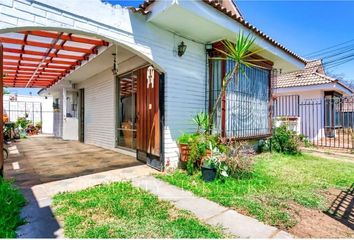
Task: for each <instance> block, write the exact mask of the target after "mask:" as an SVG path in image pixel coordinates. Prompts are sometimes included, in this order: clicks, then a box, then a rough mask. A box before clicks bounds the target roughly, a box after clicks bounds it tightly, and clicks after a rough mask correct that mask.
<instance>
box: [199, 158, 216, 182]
mask: <svg viewBox="0 0 354 240" xmlns="http://www.w3.org/2000/svg"><path fill="white" fill-rule="evenodd" d="M217 161H218V160H217V156H211V157H207V158H206V159H205V160H204V162H203V165H202V179H203V181H204V182H212V181H214V179H215V178H216V165H217Z"/></svg>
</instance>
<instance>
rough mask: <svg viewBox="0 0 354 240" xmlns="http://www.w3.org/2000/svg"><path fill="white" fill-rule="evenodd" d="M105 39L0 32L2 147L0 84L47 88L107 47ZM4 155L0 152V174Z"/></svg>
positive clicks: (0, 108) (0, 110)
mask: <svg viewBox="0 0 354 240" xmlns="http://www.w3.org/2000/svg"><path fill="white" fill-rule="evenodd" d="M108 45H109V43H108V42H107V41H104V40H101V39H96V38H90V37H86V36H81V35H78V34H73V33H64V32H55V31H38V30H36V31H22V32H14V33H4V34H0V101H1V104H0V118H1V121H0V146H1V148H3V121H2V118H3V104H2V102H3V87H12V88H48V87H51V86H53V85H54V84H55V83H56V82H58V81H60V80H61V79H62V78H64V77H65V76H67V75H68V74H69V73H71V71H73V70H75V69H76V67H78V66H80V65H81V64H82V63H83V61H86V60H89V59H90V56H91V55H93V54H97V53H98V48H99V47H101V46H108ZM3 165H4V156H3V151H1V153H0V176H2V175H3Z"/></svg>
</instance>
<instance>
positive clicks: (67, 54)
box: [0, 31, 109, 88]
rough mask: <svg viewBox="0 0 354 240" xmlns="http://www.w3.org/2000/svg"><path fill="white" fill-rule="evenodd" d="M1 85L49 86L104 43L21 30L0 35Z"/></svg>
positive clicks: (56, 33)
mask: <svg viewBox="0 0 354 240" xmlns="http://www.w3.org/2000/svg"><path fill="white" fill-rule="evenodd" d="M0 42H1V43H3V52H4V53H3V58H4V59H3V66H4V67H3V71H4V74H5V76H4V78H3V81H4V87H39V88H44V87H50V86H52V85H53V84H55V83H56V82H58V81H59V80H60V79H62V78H63V77H65V76H66V75H67V74H69V73H70V72H71V71H72V70H74V69H75V68H76V67H77V66H80V65H81V63H82V61H84V60H88V59H89V57H90V55H91V54H97V49H98V47H100V46H108V44H109V43H108V42H106V41H104V40H100V39H95V38H88V37H83V36H79V35H75V34H72V33H63V32H51V31H24V32H18V33H13V36H8V35H6V34H0Z"/></svg>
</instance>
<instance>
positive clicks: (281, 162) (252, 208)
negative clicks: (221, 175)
mask: <svg viewBox="0 0 354 240" xmlns="http://www.w3.org/2000/svg"><path fill="white" fill-rule="evenodd" d="M157 177H158V178H160V179H162V180H164V181H167V182H169V183H171V184H173V185H176V186H179V187H181V188H183V189H186V190H190V191H192V192H194V193H195V194H196V195H199V196H202V197H205V198H208V199H210V200H212V201H215V202H218V203H220V204H222V205H224V206H227V207H232V208H234V209H236V210H238V211H240V212H243V213H246V214H248V215H251V216H255V217H256V218H257V219H259V220H261V221H263V222H266V223H268V224H271V225H273V226H277V227H280V228H283V229H287V228H290V227H292V226H294V225H295V224H296V221H295V219H294V217H293V216H292V214H291V213H292V209H291V203H294V202H295V203H297V204H300V205H302V206H304V207H307V208H314V209H321V210H325V208H326V207H327V201H326V198H325V196H324V194H323V193H324V192H325V191H326V190H328V189H330V188H337V189H346V188H349V187H350V186H351V184H353V183H354V164H352V163H346V162H341V161H337V160H333V159H324V158H320V157H315V156H312V155H310V154H302V155H296V156H287V155H282V154H275V153H274V154H269V153H266V154H262V155H258V156H257V157H256V163H255V166H254V170H253V172H252V174H249V175H246V176H243V177H240V178H239V179H231V178H229V179H227V180H226V181H225V182H224V183H221V182H218V181H215V182H211V183H205V182H203V181H202V180H201V175H200V173H199V174H196V175H194V176H189V175H187V174H186V173H185V172H184V171H177V172H175V173H172V174H167V175H158V176H157Z"/></svg>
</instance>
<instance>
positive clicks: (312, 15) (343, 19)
mask: <svg viewBox="0 0 354 240" xmlns="http://www.w3.org/2000/svg"><path fill="white" fill-rule="evenodd" d="M107 1H108V2H111V3H114V4H120V5H124V6H138V5H139V4H140V3H142V2H143V0H136V1H122V0H107ZM236 3H237V5H238V6H239V9H240V11H241V12H242V14H243V16H244V17H245V18H246V20H247V21H249V22H250V23H252V24H253V25H255V26H256V27H258V28H260V29H261V30H262V31H263V32H265V33H266V34H268V35H270V36H271V37H272V38H274V39H275V40H277V41H278V42H280V43H282V44H283V45H284V46H286V47H287V48H289V49H290V50H292V51H294V52H295V53H297V54H299V55H301V56H305V55H307V54H309V53H312V52H314V51H317V50H321V49H324V48H327V47H330V46H333V45H337V44H340V43H343V42H346V41H349V40H354V1H352V2H351V1H236ZM352 44H354V42H352ZM352 53H353V55H354V50H353V51H352ZM328 72H330V73H332V74H337V75H341V76H343V77H344V78H345V79H346V80H352V81H354V60H353V61H351V62H348V63H346V64H343V65H341V66H338V67H336V68H332V69H329V71H328ZM30 91H32V93H36V92H37V91H38V90H37V89H36V90H34V89H31V90H25V91H24V90H22V89H17V93H19V94H23V93H24V92H27V93H28V92H30Z"/></svg>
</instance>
